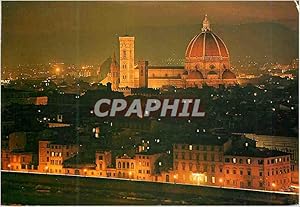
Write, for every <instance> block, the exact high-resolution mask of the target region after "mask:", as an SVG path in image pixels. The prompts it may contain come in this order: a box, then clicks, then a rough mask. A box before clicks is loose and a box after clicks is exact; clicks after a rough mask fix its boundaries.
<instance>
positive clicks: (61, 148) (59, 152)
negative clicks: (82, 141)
mask: <svg viewBox="0 0 300 207" xmlns="http://www.w3.org/2000/svg"><path fill="white" fill-rule="evenodd" d="M78 151H79V146H78V145H75V144H64V143H56V142H52V141H39V171H40V172H50V173H63V162H64V161H65V160H67V159H69V158H71V157H73V156H74V155H76V154H77V153H78Z"/></svg>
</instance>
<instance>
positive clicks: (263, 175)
mask: <svg viewBox="0 0 300 207" xmlns="http://www.w3.org/2000/svg"><path fill="white" fill-rule="evenodd" d="M223 173H224V178H223V180H222V182H223V183H222V185H224V186H228V187H235V188H254V189H260V190H281V191H283V190H288V188H289V187H290V186H291V172H290V155H289V154H288V153H285V152H281V151H277V150H269V149H267V148H256V147H251V146H244V147H242V148H233V149H231V150H230V151H228V152H226V154H225V155H224V172H223Z"/></svg>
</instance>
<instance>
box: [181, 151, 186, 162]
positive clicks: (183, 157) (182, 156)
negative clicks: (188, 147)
mask: <svg viewBox="0 0 300 207" xmlns="http://www.w3.org/2000/svg"><path fill="white" fill-rule="evenodd" d="M184 155H185V153H184V152H183V153H182V155H181V158H182V159H183V160H184V159H185V156H184Z"/></svg>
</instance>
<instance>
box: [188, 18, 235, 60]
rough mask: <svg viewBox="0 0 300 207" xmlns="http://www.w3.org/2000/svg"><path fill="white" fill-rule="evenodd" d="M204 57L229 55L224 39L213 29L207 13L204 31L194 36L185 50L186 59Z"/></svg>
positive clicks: (226, 56)
mask: <svg viewBox="0 0 300 207" xmlns="http://www.w3.org/2000/svg"><path fill="white" fill-rule="evenodd" d="M203 57H220V58H223V57H225V58H228V57H229V52H228V49H227V47H226V45H225V43H224V42H223V40H222V39H221V38H220V37H218V36H217V35H216V34H215V33H213V32H212V31H211V29H210V24H209V21H208V19H207V15H205V18H204V20H203V28H202V32H201V33H199V34H197V35H196V36H194V38H193V39H192V40H191V41H190V42H189V44H188V46H187V49H186V52H185V58H186V59H189V58H203Z"/></svg>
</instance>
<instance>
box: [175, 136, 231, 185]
mask: <svg viewBox="0 0 300 207" xmlns="http://www.w3.org/2000/svg"><path fill="white" fill-rule="evenodd" d="M230 147H231V140H230V139H228V138H221V137H214V136H213V137H210V136H209V137H201V138H199V139H197V140H195V141H193V142H192V141H191V143H183V144H174V145H173V170H174V173H175V174H177V175H178V177H177V179H176V180H177V182H179V183H190V184H210V185H218V182H217V181H218V180H219V179H222V178H223V176H224V174H223V169H224V163H223V159H224V152H225V151H227V150H229V148H230Z"/></svg>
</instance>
